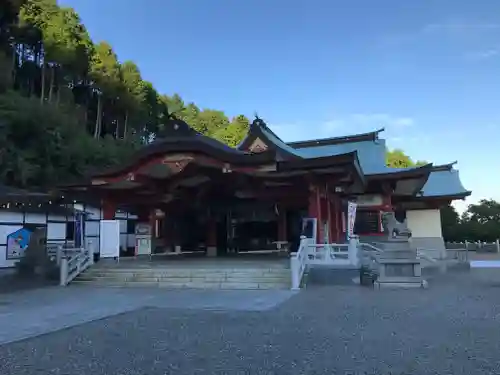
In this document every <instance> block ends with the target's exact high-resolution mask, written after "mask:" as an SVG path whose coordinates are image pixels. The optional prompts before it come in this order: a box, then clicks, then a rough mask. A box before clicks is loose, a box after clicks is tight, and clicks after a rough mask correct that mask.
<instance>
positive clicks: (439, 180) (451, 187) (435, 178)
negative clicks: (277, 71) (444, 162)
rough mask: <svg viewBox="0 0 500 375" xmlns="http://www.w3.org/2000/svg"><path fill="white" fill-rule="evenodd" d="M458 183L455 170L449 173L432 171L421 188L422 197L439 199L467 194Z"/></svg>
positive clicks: (458, 177) (459, 182)
mask: <svg viewBox="0 0 500 375" xmlns="http://www.w3.org/2000/svg"><path fill="white" fill-rule="evenodd" d="M468 193H469V191H468V190H466V189H465V188H464V186H463V185H462V182H461V181H460V176H459V175H458V171H457V170H456V169H453V168H452V169H450V170H449V171H446V170H445V171H433V172H431V174H430V175H429V179H428V180H427V182H426V183H425V185H424V188H423V194H422V196H423V197H440V196H450V195H460V194H468Z"/></svg>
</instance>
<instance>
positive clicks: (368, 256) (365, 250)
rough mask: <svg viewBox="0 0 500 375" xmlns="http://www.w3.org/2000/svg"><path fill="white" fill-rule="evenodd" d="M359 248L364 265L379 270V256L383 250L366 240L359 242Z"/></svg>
mask: <svg viewBox="0 0 500 375" xmlns="http://www.w3.org/2000/svg"><path fill="white" fill-rule="evenodd" d="M358 249H359V254H360V258H361V263H362V264H363V266H365V267H368V268H370V269H371V270H374V271H378V257H379V255H380V254H382V252H383V250H382V249H379V248H378V247H376V246H375V245H372V244H371V243H366V242H358Z"/></svg>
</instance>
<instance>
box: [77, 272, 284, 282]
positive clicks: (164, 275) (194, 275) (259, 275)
mask: <svg viewBox="0 0 500 375" xmlns="http://www.w3.org/2000/svg"><path fill="white" fill-rule="evenodd" d="M84 275H86V276H87V277H116V278H137V277H151V278H205V279H220V280H225V279H228V278H259V279H260V278H288V277H290V272H284V273H236V272H224V273H223V272H219V273H187V272H184V273H168V272H166V273H163V272H162V273H160V272H154V273H153V272H136V273H111V272H109V273H108V272H85V273H84Z"/></svg>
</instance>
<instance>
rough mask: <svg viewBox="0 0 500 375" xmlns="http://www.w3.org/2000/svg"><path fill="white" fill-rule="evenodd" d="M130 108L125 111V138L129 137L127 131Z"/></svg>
mask: <svg viewBox="0 0 500 375" xmlns="http://www.w3.org/2000/svg"><path fill="white" fill-rule="evenodd" d="M127 128H128V109H127V111H126V112H125V123H124V125H123V139H127V131H128V129H127Z"/></svg>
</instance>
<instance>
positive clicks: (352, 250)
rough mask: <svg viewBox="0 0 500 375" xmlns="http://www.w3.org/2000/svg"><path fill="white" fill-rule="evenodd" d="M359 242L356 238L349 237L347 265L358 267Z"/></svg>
mask: <svg viewBox="0 0 500 375" xmlns="http://www.w3.org/2000/svg"><path fill="white" fill-rule="evenodd" d="M358 245H359V240H358V238H357V236H351V238H350V239H349V247H348V248H347V249H348V255H347V256H348V258H349V263H351V265H353V266H356V267H357V266H359V249H358Z"/></svg>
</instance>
